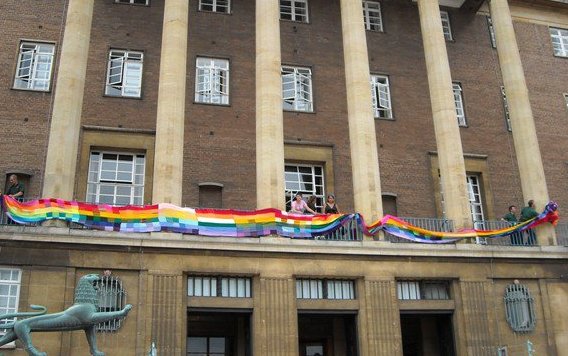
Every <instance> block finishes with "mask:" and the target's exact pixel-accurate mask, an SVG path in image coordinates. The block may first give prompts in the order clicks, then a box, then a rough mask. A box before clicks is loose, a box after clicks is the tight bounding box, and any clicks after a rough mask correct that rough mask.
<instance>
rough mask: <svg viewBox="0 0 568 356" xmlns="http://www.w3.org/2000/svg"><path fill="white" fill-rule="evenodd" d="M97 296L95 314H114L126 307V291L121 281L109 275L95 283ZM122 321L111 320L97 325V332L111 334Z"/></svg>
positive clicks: (118, 327)
mask: <svg viewBox="0 0 568 356" xmlns="http://www.w3.org/2000/svg"><path fill="white" fill-rule="evenodd" d="M96 285H97V288H98V294H99V306H98V309H97V312H115V311H119V310H122V309H123V308H124V306H125V305H126V291H125V290H124V288H123V286H122V281H121V280H120V279H118V278H117V277H114V276H111V275H108V276H107V275H104V276H102V277H101V279H100V280H99V281H98V282H96ZM121 324H122V319H113V320H109V321H105V322H103V323H100V324H97V331H105V332H112V331H117V330H118V329H120V326H121Z"/></svg>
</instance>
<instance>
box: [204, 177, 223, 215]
mask: <svg viewBox="0 0 568 356" xmlns="http://www.w3.org/2000/svg"><path fill="white" fill-rule="evenodd" d="M199 207H200V208H213V209H222V208H223V185H222V184H219V183H199Z"/></svg>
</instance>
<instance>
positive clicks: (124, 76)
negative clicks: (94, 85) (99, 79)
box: [105, 49, 144, 98]
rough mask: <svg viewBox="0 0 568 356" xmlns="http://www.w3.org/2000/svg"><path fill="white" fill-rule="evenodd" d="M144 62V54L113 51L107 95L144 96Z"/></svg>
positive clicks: (110, 54)
mask: <svg viewBox="0 0 568 356" xmlns="http://www.w3.org/2000/svg"><path fill="white" fill-rule="evenodd" d="M143 60H144V54H143V53H142V52H133V51H123V50H116V49H113V50H111V51H110V52H109V58H108V69H107V83H106V90H105V94H106V95H110V96H122V97H132V98H139V97H140V96H141V95H142V66H143Z"/></svg>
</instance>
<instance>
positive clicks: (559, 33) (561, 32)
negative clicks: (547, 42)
mask: <svg viewBox="0 0 568 356" xmlns="http://www.w3.org/2000/svg"><path fill="white" fill-rule="evenodd" d="M549 31H550V39H551V41H552V47H553V49H554V55H555V56H557V57H568V29H564V28H554V27H550V28H549Z"/></svg>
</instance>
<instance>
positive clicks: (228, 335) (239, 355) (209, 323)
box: [187, 311, 252, 356]
mask: <svg viewBox="0 0 568 356" xmlns="http://www.w3.org/2000/svg"><path fill="white" fill-rule="evenodd" d="M250 316H251V314H250V313H246V312H245V313H243V312H215V311H213V312H207V311H204V312H202V311H199V312H189V313H188V316H187V356H250V355H251V354H252V352H251V342H250V340H251V336H250Z"/></svg>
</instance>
